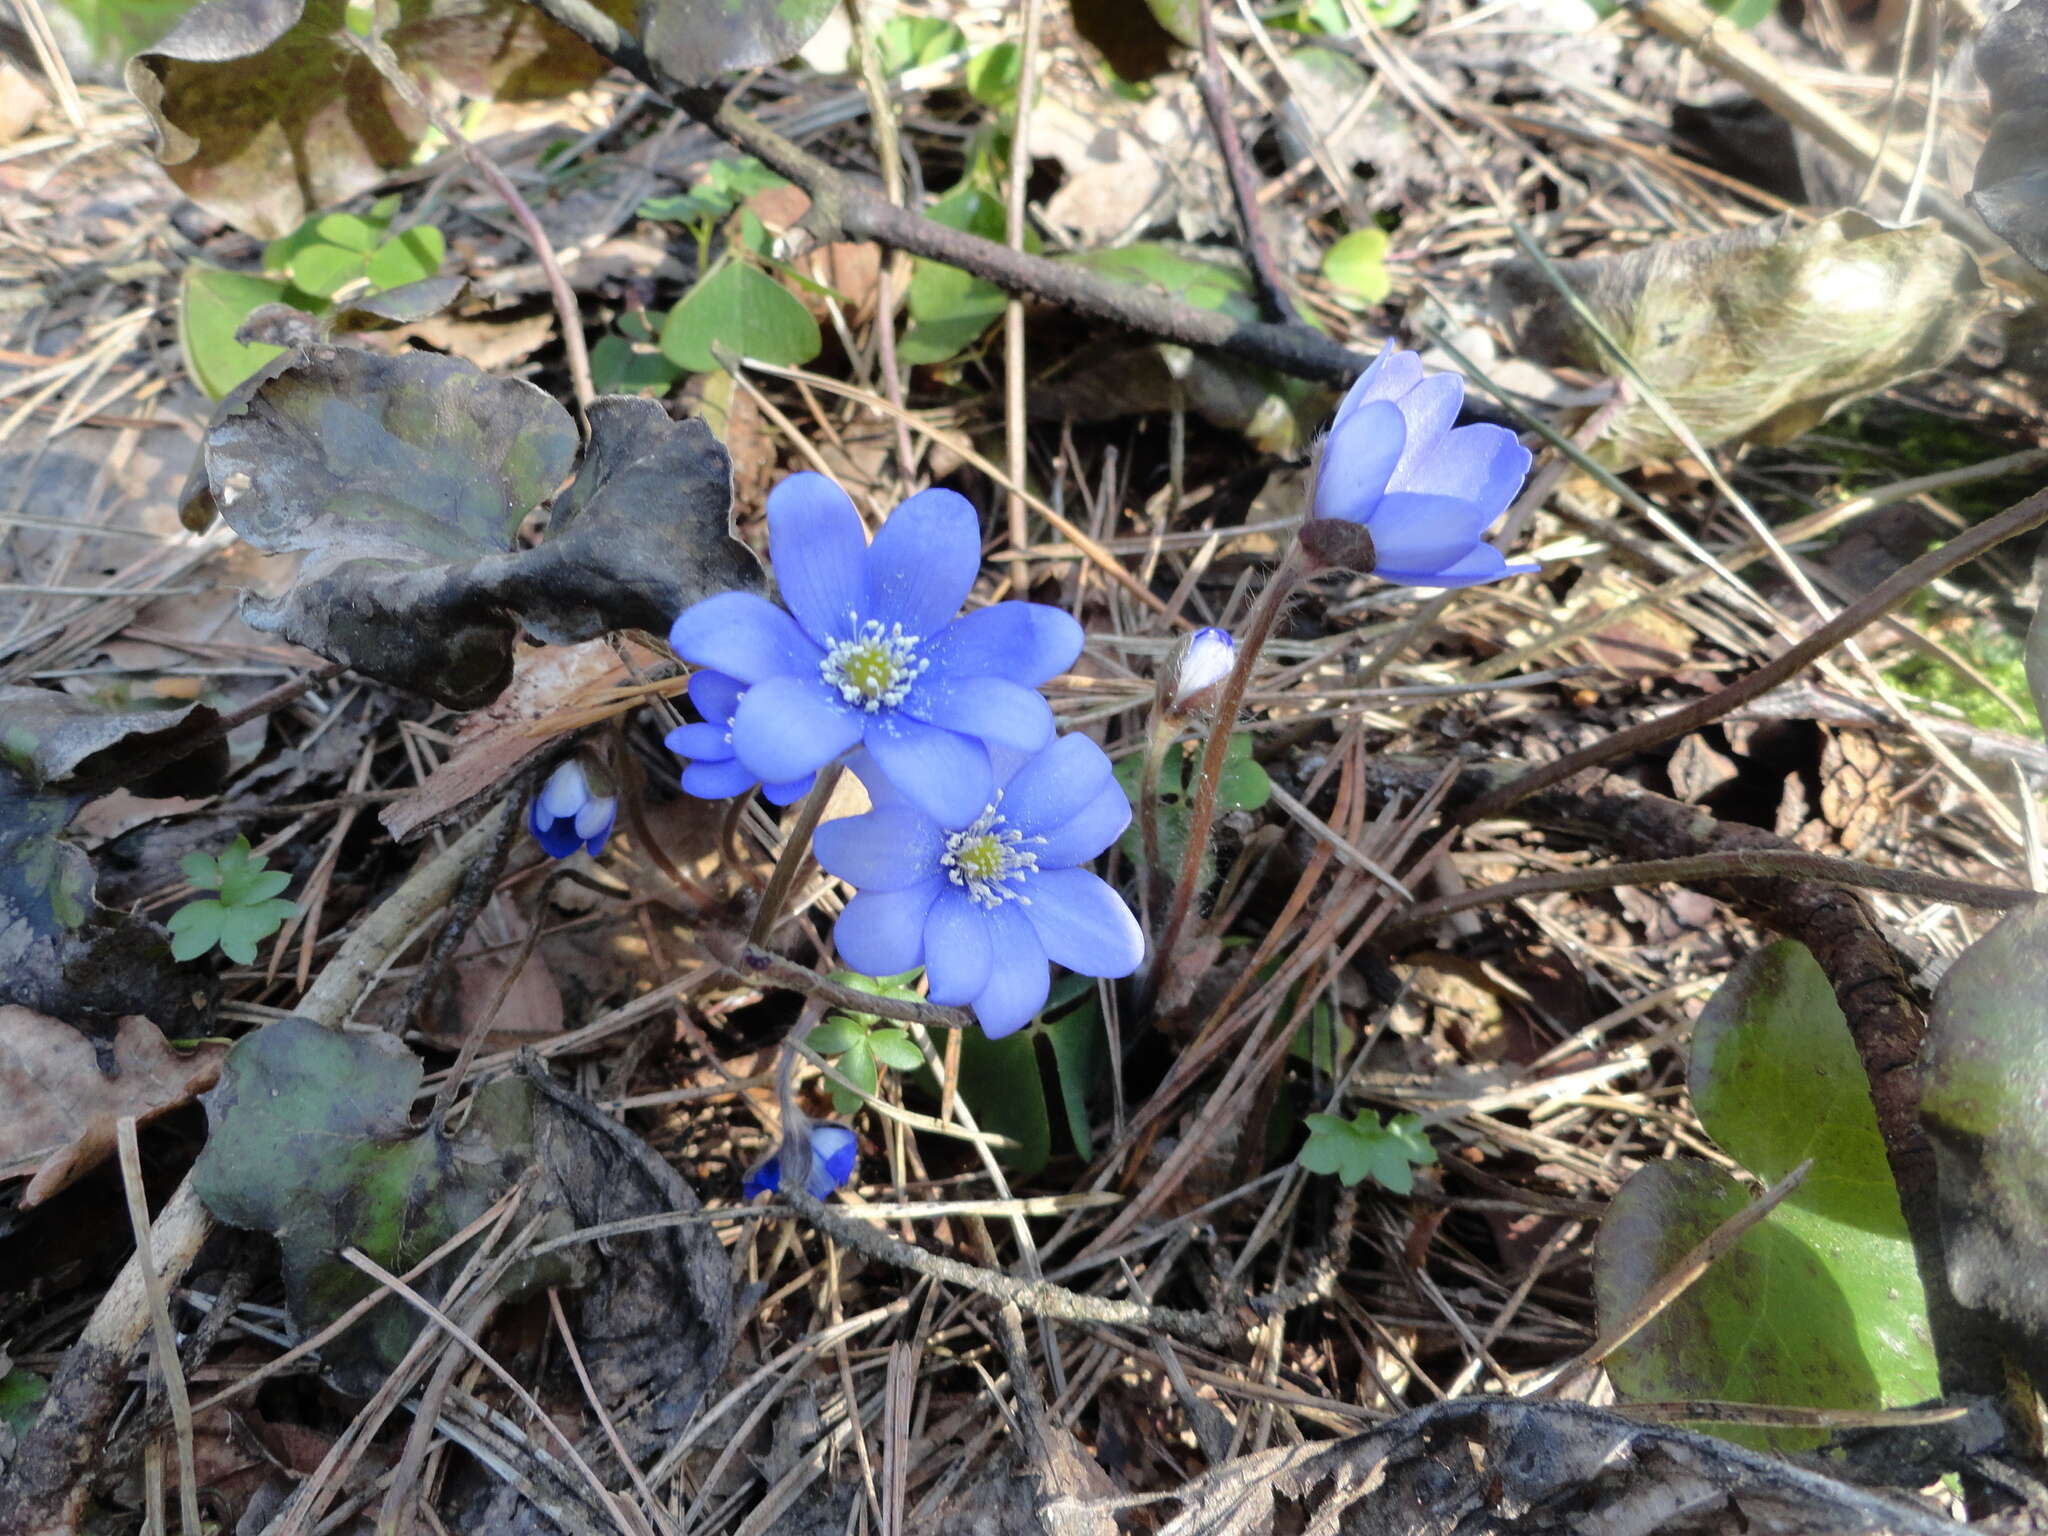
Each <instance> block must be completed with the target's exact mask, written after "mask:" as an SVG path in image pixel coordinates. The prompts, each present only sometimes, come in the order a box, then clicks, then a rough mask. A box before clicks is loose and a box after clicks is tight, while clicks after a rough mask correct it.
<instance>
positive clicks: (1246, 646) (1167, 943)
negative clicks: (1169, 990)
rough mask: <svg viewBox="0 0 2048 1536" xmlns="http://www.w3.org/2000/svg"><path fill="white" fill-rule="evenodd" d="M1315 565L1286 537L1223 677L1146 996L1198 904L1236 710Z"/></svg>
mask: <svg viewBox="0 0 2048 1536" xmlns="http://www.w3.org/2000/svg"><path fill="white" fill-rule="evenodd" d="M1312 569H1313V566H1312V564H1311V562H1310V558H1309V556H1308V553H1307V551H1305V550H1304V549H1303V548H1302V546H1301V541H1300V540H1299V539H1298V538H1297V539H1290V540H1288V542H1287V553H1286V554H1284V555H1282V556H1281V557H1280V565H1279V567H1278V569H1276V570H1275V571H1274V572H1273V579H1272V580H1271V581H1269V582H1267V583H1266V590H1265V591H1263V592H1261V593H1260V594H1259V600H1258V602H1257V603H1256V604H1255V605H1254V606H1253V608H1252V611H1251V616H1250V617H1249V618H1248V619H1246V620H1245V626H1244V631H1243V634H1242V635H1241V636H1240V638H1239V640H1238V646H1237V664H1236V665H1235V666H1233V667H1232V668H1231V669H1230V676H1229V677H1227V678H1225V679H1224V680H1223V691H1222V693H1221V695H1220V696H1219V697H1218V698H1217V700H1216V718H1215V720H1214V721H1213V722H1212V723H1211V724H1210V726H1209V737H1208V740H1207V742H1205V743H1204V745H1203V748H1202V767H1201V772H1200V774H1199V776H1198V777H1197V778H1196V780H1195V788H1194V795H1193V798H1192V800H1191V801H1190V807H1191V808H1190V811H1189V815H1188V845H1187V847H1186V848H1185V849H1183V850H1182V852H1181V859H1180V878H1179V879H1178V880H1177V881H1175V882H1174V887H1173V901H1172V903H1171V904H1170V905H1169V906H1168V907H1167V909H1166V924H1165V926H1164V927H1163V928H1162V929H1161V931H1160V934H1159V943H1158V946H1157V947H1156V948H1155V949H1154V950H1153V952H1152V969H1151V971H1150V973H1149V974H1148V975H1147V976H1146V979H1145V997H1146V998H1147V999H1148V1000H1149V999H1151V998H1155V997H1157V996H1158V995H1159V984H1160V982H1161V980H1162V979H1164V977H1165V975H1166V968H1167V967H1168V966H1169V965H1171V964H1172V963H1173V954H1174V951H1175V950H1176V949H1177V948H1178V947H1179V945H1180V936H1181V930H1182V929H1183V928H1185V927H1186V926H1187V920H1188V912H1189V910H1190V909H1191V908H1192V907H1193V906H1194V901H1195V887H1196V885H1198V884H1199V883H1200V882H1201V878H1202V855H1203V853H1204V852H1205V851H1206V850H1207V848H1208V846H1209V832H1210V830H1211V828H1213V827H1214V825H1215V823H1216V791H1217V788H1218V786H1219V785H1221V783H1222V782H1223V761H1224V759H1225V758H1226V757H1227V756H1228V755H1229V753H1230V733H1231V729H1232V728H1233V727H1234V726H1235V725H1236V724H1237V711H1238V708H1239V707H1240V706H1241V705H1242V704H1243V703H1244V694H1245V689H1246V688H1247V687H1249V686H1250V684H1251V680H1252V670H1253V668H1255V667H1256V666H1257V665H1258V662H1259V652H1260V651H1262V650H1264V649H1265V648H1266V641H1267V640H1268V639H1269V638H1270V637H1271V635H1272V633H1273V625H1274V624H1275V623H1276V622H1278V620H1279V618H1280V610H1281V609H1283V608H1285V607H1286V606H1287V600H1288V598H1290V597H1291V596H1293V595H1294V589H1295V588H1296V587H1298V586H1300V585H1301V582H1302V578H1303V577H1305V576H1307V575H1308V574H1309V572H1310V570H1312Z"/></svg>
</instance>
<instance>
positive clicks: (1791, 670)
mask: <svg viewBox="0 0 2048 1536" xmlns="http://www.w3.org/2000/svg"><path fill="white" fill-rule="evenodd" d="M2043 523H2048V490H2043V491H2036V492H2035V493H2034V494H2033V495H2031V496H2029V497H2027V498H2026V500H2024V501H2021V502H2018V503H2016V504H2014V505H2013V506H2010V507H2007V508H2006V509H2005V510H2004V511H2003V512H2001V513H1999V514H1998V515H1997V516H1996V517H1993V518H1989V519H1987V520H1986V521H1984V522H1981V523H1979V524H1978V525H1977V526H1976V527H1974V528H1971V529H1968V530H1967V531H1965V532H1963V533H1960V534H1958V535H1957V536H1956V537H1955V538H1953V539H1951V540H1949V542H1948V543H1946V544H1944V545H1942V547H1941V548H1939V549H1935V550H1930V551H1928V553H1926V554H1924V555H1922V556H1921V557H1920V558H1919V559H1918V560H1915V561H1914V562H1913V563H1912V564H1911V565H1908V566H1906V567H1904V568H1903V569H1901V570H1898V571H1894V572H1893V573H1892V574H1891V576H1889V577H1888V578H1886V579H1885V580H1884V581H1883V582H1881V583H1879V584H1878V585H1877V586H1876V587H1875V588H1873V589H1872V590H1871V591H1870V592H1869V593H1868V594H1867V595H1866V596H1864V597H1861V598H1858V599H1857V600H1856V601H1855V602H1853V603H1851V604H1850V605H1849V606H1848V607H1846V608H1844V609H1843V610H1842V611H1841V612H1840V613H1837V614H1836V615H1835V616H1834V617H1833V618H1832V619H1830V620H1829V621H1828V622H1827V623H1825V624H1823V625H1821V626H1820V627H1819V628H1818V629H1816V630H1815V631H1814V632H1813V633H1812V634H1810V635H1808V636H1807V637H1806V638H1805V639H1804V640H1801V641H1799V642H1798V643H1797V644H1795V645H1792V646H1790V647H1788V648H1787V649H1786V650H1784V651H1781V652H1780V653H1779V654H1778V655H1776V656H1774V657H1772V658H1771V659H1770V660H1769V661H1767V662H1765V663H1764V664H1763V665H1762V666H1760V667H1758V668H1757V669H1756V670H1755V671H1754V672H1751V673H1749V674H1748V675H1746V676H1744V677H1739V678H1737V679H1736V680H1735V681H1734V682H1732V683H1730V684H1728V686H1727V687H1725V688H1721V689H1718V690H1716V691H1715V692H1713V693H1710V694H1708V695H1707V696H1706V697H1704V698H1701V699H1695V700H1694V701H1693V702H1692V703H1690V704H1687V705H1686V706H1684V707H1683V708H1681V709H1675V710H1673V711H1672V712H1671V713H1670V714H1668V715H1660V716H1658V717H1657V718H1656V719H1654V720H1645V721H1643V722H1642V723H1641V724H1640V725H1633V726H1630V727H1629V728H1628V729H1626V730H1621V731H1616V732H1615V733H1614V734H1613V735H1611V736H1603V737H1601V738H1600V740H1598V741H1596V742H1593V743H1592V744H1590V745H1589V746H1584V747H1581V748H1579V749H1578V750H1577V751H1575V752H1567V753H1566V754H1565V755H1564V756H1563V757H1560V758H1557V759H1555V760H1554V761H1552V762H1548V763H1544V764H1542V765H1541V766H1539V767H1536V768H1532V769H1531V770H1530V771H1529V772H1527V773H1525V774H1523V775H1522V776H1521V777H1520V778H1518V779H1514V780H1512V781H1510V782H1509V783H1507V784H1504V785H1502V786H1501V787H1500V788H1499V789H1497V790H1495V791H1494V792H1493V793H1492V794H1490V795H1487V796H1486V797H1484V798H1483V799H1481V800H1478V801H1475V802H1474V803H1473V804H1471V805H1469V806H1467V807H1466V808H1465V809H1464V811H1462V812H1461V813H1460V814H1459V818H1458V819H1459V820H1460V821H1462V822H1468V823H1469V822H1473V821H1480V820H1483V819H1485V818H1486V817H1489V816H1498V815H1501V814H1502V813H1503V812H1505V811H1508V810H1510V809H1512V808H1513V807H1514V806H1515V805H1516V804H1517V803H1518V802H1520V801H1522V800H1525V799H1527V798H1528V797H1529V796H1530V795H1533V794H1536V793H1537V792H1538V791H1540V790H1545V789H1548V788H1550V786H1551V785H1553V784H1561V783H1563V782H1564V781H1565V780H1566V779H1568V778H1570V777H1571V776H1572V775H1573V774H1576V773H1582V772H1584V771H1585V770H1586V769H1588V768H1594V767H1598V766H1599V765H1600V764H1602V763H1609V762H1613V761H1614V760H1615V759H1617V758H1624V757H1627V756H1629V755H1631V754H1632V753H1636V752H1640V751H1642V750H1644V749H1645V748H1648V747H1654V746H1657V745H1659V744H1660V743H1663V742H1667V741H1673V740H1676V739H1677V738H1678V737H1680V736H1686V735H1690V734H1691V733H1692V732H1694V731H1696V730H1698V729H1699V728H1700V727H1701V726H1703V725H1707V724H1709V723H1710V722H1712V721H1715V720H1719V719H1720V718H1721V717H1722V716H1723V715H1726V714H1729V713H1731V712H1733V711H1734V710H1737V709H1740V708H1741V707H1742V706H1743V705H1744V704H1747V703H1748V702H1749V701H1750V700H1751V699H1753V698H1756V697H1757V696H1758V695H1759V694H1764V693H1768V692H1770V690H1771V689H1773V688H1775V687H1777V686H1778V684H1780V683H1782V682H1784V681H1785V680H1786V679H1788V678H1790V677H1792V676H1794V675H1795V674H1796V673H1798V672H1799V671H1800V670H1801V669H1802V668H1804V667H1805V666H1806V665H1807V663H1809V662H1811V661H1812V660H1814V659H1815V658H1816V657H1818V656H1824V655H1826V654H1827V653H1828V652H1829V651H1831V650H1833V649H1834V648H1835V647H1836V646H1838V645H1840V644H1841V643H1842V642H1843V641H1844V640H1846V639H1848V638H1849V637H1850V636H1851V635H1854V634H1857V633H1859V632H1861V631H1862V630H1864V629H1867V628H1869V626H1870V625H1872V624H1874V623H1876V622H1877V621H1878V620H1879V619H1881V618H1883V617H1884V616H1885V615H1886V614H1888V613H1890V612H1892V610H1894V609H1895V608H1898V607H1901V606H1902V605H1903V604H1904V603H1905V602H1906V601H1907V600H1908V599H1910V598H1911V597H1912V596H1913V594H1914V593H1916V592H1918V591H1920V590H1921V588H1923V587H1925V586H1927V585H1928V584H1929V583H1930V582H1932V581H1933V580H1935V578H1937V577H1939V576H1945V575H1947V574H1948V573H1949V572H1950V571H1952V570H1954V569H1956V568H1957V567H1958V566H1961V565H1966V564H1968V563H1969V562H1970V561H1972V560H1974V559H1976V558H1977V557H1978V556H1979V555H1981V554H1983V553H1984V552H1985V551H1986V550H1989V549H1992V548H1994V547H1996V546H1997V545H2000V544H2003V543H2004V542H2005V541H2006V540H2007V539H2012V538H2017V537H2018V536H2019V535H2020V534H2023V533H2026V532H2027V531H2029V530H2030V529H2033V528H2038V527H2040V526H2041V524H2043Z"/></svg>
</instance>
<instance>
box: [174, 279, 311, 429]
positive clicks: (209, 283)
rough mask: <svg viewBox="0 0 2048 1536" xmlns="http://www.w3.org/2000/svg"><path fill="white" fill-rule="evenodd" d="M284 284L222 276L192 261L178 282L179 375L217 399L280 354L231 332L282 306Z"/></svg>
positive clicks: (284, 292) (276, 348)
mask: <svg viewBox="0 0 2048 1536" xmlns="http://www.w3.org/2000/svg"><path fill="white" fill-rule="evenodd" d="M288 291H289V285H288V284H285V283H282V282H279V281H278V280H277V279H275V278H269V277H257V276H255V275H254V274H253V273H248V272H226V271H223V270H221V269H220V268H219V267H210V266H208V265H206V263H204V262H199V261H195V262H193V263H191V264H190V265H189V266H187V267H186V268H185V273H184V276H183V277H181V278H180V279H179V281H178V349H179V351H180V352H182V353H183V354H184V358H185V371H186V372H188V373H189V374H191V375H192V382H193V383H195V384H197V385H198V386H199V387H200V389H202V390H203V391H205V393H206V395H207V397H208V398H209V399H212V400H218V399H220V398H222V397H223V396H224V395H226V394H227V393H228V392H229V391H230V390H232V389H234V388H235V386H236V385H238V384H240V383H242V382H243V381H244V380H245V379H247V378H249V377H250V376H251V375H253V374H254V373H256V371H257V370H258V369H260V368H262V367H263V365H264V364H265V363H268V362H270V361H271V360H272V359H273V358H276V357H280V356H282V355H283V353H284V348H282V347H266V346H244V345H243V344H242V343H241V342H239V341H237V340H235V332H236V331H238V330H240V329H241V328H242V322H243V321H244V320H247V319H248V318H249V314H250V311H252V310H255V309H260V308H261V307H262V306H263V305H265V304H282V303H284V302H285V300H286V294H287V292H288Z"/></svg>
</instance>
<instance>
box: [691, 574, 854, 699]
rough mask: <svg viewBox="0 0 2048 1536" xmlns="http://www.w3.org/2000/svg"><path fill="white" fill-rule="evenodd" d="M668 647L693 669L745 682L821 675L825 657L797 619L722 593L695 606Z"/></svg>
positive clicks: (761, 601) (742, 595) (761, 602)
mask: <svg viewBox="0 0 2048 1536" xmlns="http://www.w3.org/2000/svg"><path fill="white" fill-rule="evenodd" d="M668 643H669V648H670V649H671V650H673V651H674V652H675V653H676V654H677V655H678V656H680V657H682V659H683V660H684V661H687V662H689V663H690V664H691V665H692V666H697V667H711V668H713V669H715V670H716V671H719V672H723V673H726V674H728V675H729V676H731V677H734V678H737V679H738V680H739V681H740V682H742V683H758V682H760V681H761V680H762V679H764V678H769V677H781V676H783V675H784V674H786V673H791V672H798V673H803V672H808V673H812V674H815V673H816V672H817V670H818V666H819V663H821V662H822V661H824V659H825V652H824V651H823V649H822V648H820V647H819V646H817V645H814V644H813V643H812V642H811V640H810V638H809V637H808V636H807V635H805V634H804V632H803V630H802V629H801V628H799V627H798V625H797V622H796V620H795V619H793V618H791V617H790V616H789V615H788V614H786V613H784V612H783V611H782V610H781V609H780V608H778V607H776V606H775V605H774V604H773V603H771V602H769V601H768V599H766V598H765V597H756V596H755V595H754V594H753V593H751V592H720V593H719V594H718V595H717V596H716V597H707V598H705V599H704V600H703V601H702V602H701V603H692V604H691V605H690V606H689V607H688V608H686V609H685V610H684V611H683V614H682V616H681V617H680V618H678V619H677V620H676V621H675V623H674V624H672V625H670V626H669V632H668Z"/></svg>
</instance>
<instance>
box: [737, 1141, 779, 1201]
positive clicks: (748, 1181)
mask: <svg viewBox="0 0 2048 1536" xmlns="http://www.w3.org/2000/svg"><path fill="white" fill-rule="evenodd" d="M780 1188H782V1154H781V1153H780V1152H776V1153H774V1154H773V1155H771V1156H770V1157H769V1158H768V1160H767V1161H766V1162H764V1163H762V1164H761V1166H760V1167H758V1168H756V1169H755V1170H754V1171H753V1172H752V1173H749V1174H748V1175H747V1176H746V1178H745V1179H743V1180H742V1181H741V1182H740V1195H741V1196H742V1198H744V1199H748V1200H751V1199H753V1198H754V1197H755V1196H756V1195H766V1194H770V1193H772V1192H774V1191H775V1190H778V1189H780Z"/></svg>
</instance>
